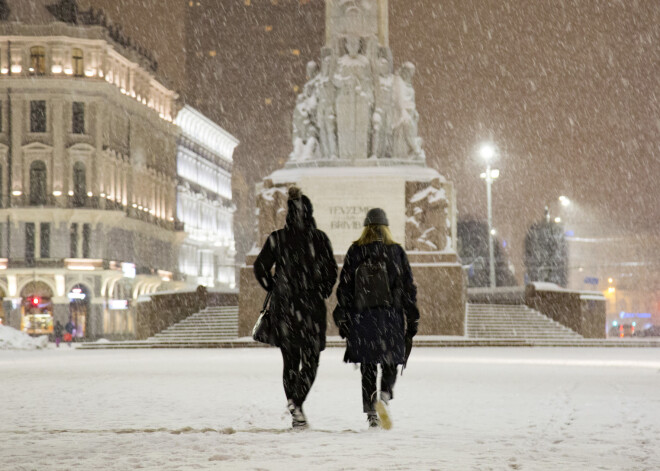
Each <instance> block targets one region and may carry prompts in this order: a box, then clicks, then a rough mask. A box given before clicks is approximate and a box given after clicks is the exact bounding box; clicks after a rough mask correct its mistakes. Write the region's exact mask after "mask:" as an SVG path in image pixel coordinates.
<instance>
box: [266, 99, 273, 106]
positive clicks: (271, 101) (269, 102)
mask: <svg viewBox="0 0 660 471" xmlns="http://www.w3.org/2000/svg"><path fill="white" fill-rule="evenodd" d="M264 101H265V103H266V104H267V105H271V104H272V103H273V99H272V98H266V99H265V100H264Z"/></svg>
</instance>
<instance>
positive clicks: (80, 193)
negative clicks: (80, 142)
mask: <svg viewBox="0 0 660 471" xmlns="http://www.w3.org/2000/svg"><path fill="white" fill-rule="evenodd" d="M86 201H87V172H86V170H85V164H84V163H82V162H76V163H75V164H74V165H73V205H74V206H75V207H77V208H81V207H83V206H85V203H86Z"/></svg>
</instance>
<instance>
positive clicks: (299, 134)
mask: <svg viewBox="0 0 660 471" xmlns="http://www.w3.org/2000/svg"><path fill="white" fill-rule="evenodd" d="M319 82H320V78H319V67H318V65H317V64H316V62H314V61H310V62H308V63H307V83H305V86H304V87H303V91H302V92H301V93H300V94H299V95H298V97H297V98H296V107H295V108H294V110H293V152H292V153H291V155H290V156H289V158H290V159H291V160H293V161H304V160H313V159H318V158H320V157H321V154H320V149H319V132H318V124H317V109H318V95H319V93H318V87H319Z"/></svg>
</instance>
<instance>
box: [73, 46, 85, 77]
mask: <svg viewBox="0 0 660 471" xmlns="http://www.w3.org/2000/svg"><path fill="white" fill-rule="evenodd" d="M72 62H73V64H72V65H73V75H75V76H76V77H82V76H83V75H84V74H85V70H84V69H85V66H84V63H83V52H82V49H74V50H73V55H72Z"/></svg>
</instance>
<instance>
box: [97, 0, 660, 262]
mask: <svg viewBox="0 0 660 471" xmlns="http://www.w3.org/2000/svg"><path fill="white" fill-rule="evenodd" d="M89 1H91V2H93V3H94V4H97V5H101V4H103V3H105V4H107V5H106V6H108V5H109V6H110V8H108V11H110V12H111V13H112V15H111V16H113V17H115V14H114V12H113V9H114V10H115V11H116V12H117V15H118V16H120V17H121V16H123V17H125V18H123V19H121V21H122V22H123V23H128V28H129V30H130V29H131V28H132V30H133V33H134V36H136V39H140V38H139V36H140V35H142V36H143V37H144V41H146V43H147V44H146V45H147V46H149V47H152V48H154V49H156V51H157V52H158V55H159V56H160V57H161V58H162V59H161V64H162V72H163V73H165V74H167V75H169V76H170V78H171V79H170V81H171V82H173V83H174V84H175V85H176V86H177V87H178V88H179V90H181V91H182V92H183V95H184V96H185V97H186V98H187V99H188V101H189V102H190V103H191V104H192V105H193V106H196V107H198V108H199V109H201V110H202V111H203V112H204V113H206V114H208V115H209V116H210V117H212V118H214V119H215V120H217V121H218V122H219V123H220V124H221V125H222V126H223V127H225V128H226V129H227V130H229V131H230V132H232V133H233V134H234V135H236V136H237V137H238V138H239V139H240V140H241V142H242V144H241V145H240V146H239V148H238V149H237V150H236V153H235V175H234V189H235V199H236V203H237V206H238V212H237V220H238V223H239V226H242V228H241V227H238V228H237V229H238V230H237V245H238V247H239V248H241V249H245V248H246V247H247V246H248V243H247V239H246V237H245V235H246V234H248V233H250V230H251V229H249V228H248V229H246V227H249V225H250V224H251V215H252V206H251V197H248V196H249V195H250V194H251V193H252V191H253V190H252V185H253V184H254V182H256V181H258V180H259V179H261V178H263V177H264V176H265V175H267V174H268V173H270V172H271V171H273V170H275V169H276V168H279V167H280V166H281V165H282V163H283V162H284V159H285V158H286V156H287V155H288V154H289V152H290V150H291V148H290V147H291V145H290V133H291V131H290V127H291V113H292V110H293V106H294V103H295V95H296V93H295V91H294V86H296V85H297V86H302V84H303V81H304V67H305V63H306V62H307V61H308V60H311V59H317V58H318V52H319V48H320V47H321V45H322V44H321V43H322V41H323V34H324V33H323V29H324V5H323V2H322V1H321V0H310V1H308V2H306V1H304V0H303V1H301V0H278V1H272V0H251V2H248V3H250V5H249V6H247V5H246V1H245V0H200V1H199V2H197V1H195V2H193V6H192V7H191V6H190V3H189V0H168V1H169V2H171V4H172V6H171V8H164V5H165V3H166V2H163V1H156V0H145V1H140V2H137V4H141V8H142V10H141V11H142V14H141V15H135V14H126V12H129V13H130V12H131V11H133V13H135V10H132V9H131V8H130V7H129V8H126V9H123V11H120V10H121V9H120V8H118V7H117V6H116V5H117V4H118V3H120V2H116V1H111V0H89ZM197 3H199V6H197ZM129 4H131V5H133V4H134V2H129ZM151 4H153V5H155V8H156V9H155V10H153V13H149V11H150V10H149V8H147V9H146V10H144V7H145V5H146V6H149V5H151ZM184 16H185V17H186V18H187V28H186V33H187V41H186V42H185V43H184V42H183V41H182V40H181V36H182V35H183V30H182V29H181V22H182V21H183V17H184ZM145 18H147V19H148V23H149V24H148V25H147V26H144V25H142V23H143V21H144V19H145ZM131 25H133V26H131ZM267 26H272V29H270V30H268V28H267ZM390 36H391V37H390V39H391V47H392V49H393V52H394V57H395V61H396V63H397V64H400V63H401V62H403V61H406V60H408V61H411V62H413V63H414V64H415V65H416V66H417V75H416V77H415V82H414V83H415V87H416V93H417V106H418V109H419V112H420V115H421V119H420V135H421V136H422V137H423V138H424V140H425V149H426V153H427V156H428V162H429V164H430V165H431V166H433V167H435V168H437V169H438V170H439V171H440V172H441V173H443V174H445V175H446V176H447V177H448V178H449V179H450V180H452V181H454V183H455V185H456V188H457V195H458V209H459V212H460V216H462V217H466V216H469V215H474V216H477V217H485V213H486V209H485V208H486V195H485V193H486V192H485V185H484V183H483V182H482V181H481V180H480V179H479V173H480V172H481V171H482V168H481V164H480V162H479V161H478V159H477V157H476V149H477V147H478V145H479V143H480V142H481V141H483V140H485V139H489V140H492V141H493V142H494V143H496V144H497V145H498V147H499V148H500V150H501V156H500V159H499V161H498V162H497V164H496V166H497V167H498V168H499V169H500V170H501V172H502V173H501V178H500V179H499V180H498V181H497V182H496V183H495V185H494V219H495V226H496V227H498V229H499V230H500V233H501V234H502V236H503V237H504V238H505V239H507V240H508V241H509V249H510V254H511V256H512V258H513V259H514V260H515V261H516V262H517V265H518V268H521V266H520V261H521V257H522V240H523V237H524V233H525V230H526V227H527V226H528V225H529V224H530V223H531V222H532V221H534V220H535V219H538V218H539V217H541V215H542V214H543V207H544V205H545V204H548V203H551V204H552V209H553V210H554V211H553V212H557V210H558V209H557V204H556V198H557V197H558V196H559V195H562V194H565V195H567V196H569V197H571V198H572V199H574V200H575V201H576V202H578V204H579V205H580V207H581V208H583V209H585V211H586V212H585V214H587V215H588V216H589V217H596V216H599V217H601V218H606V219H607V220H608V221H611V224H608V227H606V228H600V229H599V230H605V229H615V228H627V229H631V230H655V231H657V230H658V229H659V226H660V222H659V221H660V205H659V204H658V203H657V202H658V201H660V190H658V183H660V110H659V108H660V104H659V103H660V102H659V95H660V78H659V77H660V2H656V1H653V0H626V1H614V0H612V1H598V0H557V1H553V2H530V1H528V0H510V1H506V0H487V1H483V0H417V1H414V2H411V1H410V0H391V1H390ZM294 50H299V51H300V54H299V55H295V54H293V53H292V51H294ZM211 51H215V55H211V54H212V53H211ZM186 58H187V60H186Z"/></svg>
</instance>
